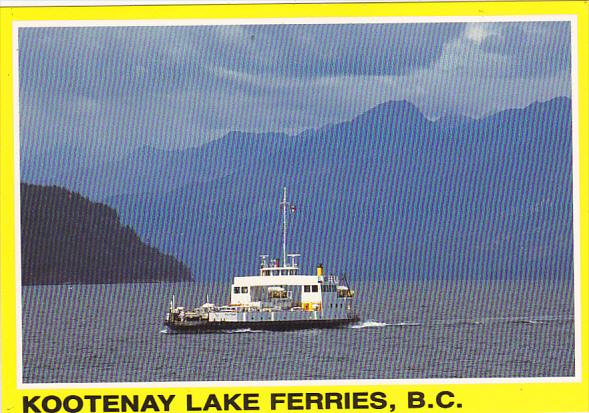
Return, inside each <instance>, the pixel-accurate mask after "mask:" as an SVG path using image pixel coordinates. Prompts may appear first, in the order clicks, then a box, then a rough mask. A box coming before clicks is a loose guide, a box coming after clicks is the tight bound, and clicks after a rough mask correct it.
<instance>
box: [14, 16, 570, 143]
mask: <svg viewBox="0 0 589 413" xmlns="http://www.w3.org/2000/svg"><path fill="white" fill-rule="evenodd" d="M569 43H570V25H569V23H567V22H514V23H476V24H474V23H469V24H463V23H455V24H454V23H443V24H442V23H439V24H438V23H436V24H432V23H415V24H342V25H334V24H321V25H287V24H282V25H248V26H192V27H189V26H183V27H88V28H23V29H20V32H19V50H20V53H19V57H20V60H19V64H20V80H21V85H20V96H21V102H20V103H21V136H22V142H23V145H24V146H30V145H33V146H34V145H36V144H38V142H39V141H40V139H43V140H44V142H48V141H49V142H53V141H54V142H56V143H60V144H73V143H76V144H77V145H79V146H84V145H86V146H88V147H90V148H92V150H96V148H113V149H111V150H112V151H115V152H116V151H120V150H122V149H121V148H133V147H136V146H139V145H145V144H150V145H155V146H165V147H186V146H196V145H199V144H201V143H203V142H206V141H209V140H211V139H215V138H218V137H220V136H222V134H224V133H226V132H228V131H229V130H244V131H252V132H262V131H278V132H289V133H297V132H300V131H302V130H304V129H307V128H314V127H320V126H322V125H324V124H326V123H333V122H338V121H342V120H346V119H350V118H352V117H353V116H356V115H357V114H359V113H362V112H363V111H365V110H367V109H369V108H370V107H372V106H375V105H377V104H379V103H382V102H385V101H388V100H400V99H405V100H409V101H411V102H413V103H414V104H416V105H417V106H418V107H419V108H420V109H421V110H422V111H424V112H425V113H426V114H427V115H428V116H430V117H437V116H441V115H444V114H467V115H470V116H475V117H477V116H482V115H484V114H486V113H489V112H492V111H495V110H501V109H506V108H509V107H515V106H518V107H519V106H525V105H526V104H529V103H531V102H533V101H536V100H545V99H549V98H551V97H555V96H562V95H568V96H570V44H569Z"/></svg>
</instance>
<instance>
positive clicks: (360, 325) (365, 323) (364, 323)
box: [349, 320, 393, 329]
mask: <svg viewBox="0 0 589 413" xmlns="http://www.w3.org/2000/svg"><path fill="white" fill-rule="evenodd" d="M392 325H393V324H388V323H381V322H379V321H374V320H366V321H362V322H359V323H357V324H352V325H351V326H350V327H349V328H354V329H358V328H381V327H390V326H392Z"/></svg>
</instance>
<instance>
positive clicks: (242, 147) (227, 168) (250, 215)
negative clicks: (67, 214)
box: [25, 98, 573, 278]
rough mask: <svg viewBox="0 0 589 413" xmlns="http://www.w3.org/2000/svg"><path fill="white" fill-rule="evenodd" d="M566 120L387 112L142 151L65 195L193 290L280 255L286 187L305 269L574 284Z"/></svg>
mask: <svg viewBox="0 0 589 413" xmlns="http://www.w3.org/2000/svg"><path fill="white" fill-rule="evenodd" d="M571 119H572V117H571V102H570V99H568V98H556V99H553V100H551V101H547V102H541V103H536V104H532V105H530V106H528V107H526V108H522V109H512V110H507V111H503V112H499V113H496V114H493V115H490V116H488V117H485V118H482V119H466V118H461V117H446V118H442V119H440V120H438V121H430V120H428V119H427V118H426V117H425V116H423V115H422V114H421V113H420V112H419V110H418V109H417V108H416V107H415V106H414V105H412V104H411V103H408V102H387V103H383V104H381V105H379V106H377V107H375V108H372V109H371V110H368V111H366V112H365V113H363V114H361V115H359V116H357V117H355V118H353V119H351V120H349V121H346V122H342V123H338V124H333V125H326V126H324V127H322V128H319V129H317V130H308V131H305V132H303V133H301V134H299V135H296V136H287V135H281V134H274V133H267V134H264V133H261V134H251V133H240V132H232V133H230V134H229V135H227V136H225V137H224V138H221V139H219V140H217V141H214V142H211V143H209V144H207V145H204V146H202V147H199V148H192V149H186V150H173V151H162V150H154V149H149V148H144V149H143V153H142V154H140V155H137V154H135V155H133V154H132V155H129V157H128V159H126V160H123V161H117V162H115V163H108V162H106V163H103V164H102V165H99V166H97V167H94V168H92V169H91V170H86V171H80V170H78V171H75V170H74V171H68V172H67V173H65V172H64V173H63V174H62V175H64V176H63V178H61V179H62V180H61V182H62V183H63V185H64V186H67V187H72V188H78V189H79V190H80V191H81V192H82V193H84V194H88V195H89V196H91V197H92V198H98V199H100V200H101V201H103V202H106V203H108V204H109V205H111V206H113V207H115V208H116V209H117V210H118V211H119V213H120V215H121V217H122V219H123V220H124V221H125V222H126V223H128V224H130V225H131V226H132V227H133V228H135V229H136V230H137V232H138V233H139V234H140V235H141V237H142V238H143V239H145V240H146V241H147V242H149V243H150V244H151V245H154V246H156V247H158V248H159V249H161V250H163V251H166V252H168V253H171V254H173V255H174V256H176V257H179V258H180V259H182V260H183V261H184V262H186V263H188V265H189V266H190V267H191V269H192V271H193V273H194V274H195V276H196V277H198V278H219V277H224V278H230V277H231V276H232V275H235V274H243V273H251V272H253V271H255V268H256V257H257V256H258V255H259V254H262V253H270V254H271V255H276V256H278V255H279V245H280V216H279V211H278V202H279V199H280V192H281V188H282V187H283V186H287V187H288V190H289V194H290V198H292V200H293V202H294V203H295V204H297V207H298V208H297V213H296V214H295V215H294V216H292V217H291V218H292V219H291V222H290V223H289V229H290V231H289V240H290V241H289V246H290V248H289V249H290V250H291V251H293V252H300V253H303V255H304V257H303V261H304V262H306V266H307V268H311V267H312V266H313V265H314V264H316V263H318V262H323V263H324V264H326V265H327V266H329V269H332V270H337V271H342V270H344V271H348V272H349V273H352V274H357V276H360V277H371V276H380V277H382V276H385V277H420V278H423V277H438V278H439V277H482V278H488V277H518V276H526V277H536V276H549V277H561V276H568V275H570V274H571V273H572V250H573V249H572V173H571V172H572V135H571V134H572V129H571ZM31 167H32V166H27V165H25V169H27V168H31ZM28 175H29V176H32V174H30V173H29V174H28ZM88 176H91V177H92V178H93V179H88V178H87V177H88Z"/></svg>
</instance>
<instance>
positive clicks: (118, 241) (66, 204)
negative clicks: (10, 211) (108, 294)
mask: <svg viewBox="0 0 589 413" xmlns="http://www.w3.org/2000/svg"><path fill="white" fill-rule="evenodd" d="M21 222H22V227H21V228H22V229H21V233H22V236H21V241H22V244H21V245H22V283H23V284H24V285H29V284H62V283H86V284H97V283H117V282H148V281H161V280H166V281H181V280H190V279H191V276H190V271H189V269H188V268H186V267H185V266H184V265H183V264H182V263H180V262H179V261H177V260H176V259H174V258H173V257H170V256H168V255H164V254H162V253H161V252H159V251H157V250H156V249H155V248H152V247H149V246H147V245H145V244H144V243H142V242H141V240H140V239H139V238H138V237H137V235H136V234H135V232H134V231H133V230H132V229H130V228H128V227H123V226H122V225H121V224H120V221H119V218H118V216H117V213H116V211H114V210H113V209H112V208H109V207H107V206H106V205H102V204H97V203H92V202H89V201H88V200H86V199H84V198H83V197H81V196H80V195H78V194H76V193H72V192H70V191H67V190H65V189H62V188H57V187H40V186H33V185H26V184H22V185H21Z"/></svg>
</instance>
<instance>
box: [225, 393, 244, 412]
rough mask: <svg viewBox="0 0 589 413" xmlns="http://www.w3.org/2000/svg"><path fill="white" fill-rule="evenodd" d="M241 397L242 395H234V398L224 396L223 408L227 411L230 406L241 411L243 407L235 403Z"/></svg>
mask: <svg viewBox="0 0 589 413" xmlns="http://www.w3.org/2000/svg"><path fill="white" fill-rule="evenodd" d="M239 396H241V393H237V394H234V395H233V396H232V397H229V395H228V394H225V395H224V396H223V406H224V407H225V410H229V406H231V407H233V408H234V409H235V410H241V406H240V405H239V404H237V403H235V400H237V399H238V398H239Z"/></svg>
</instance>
